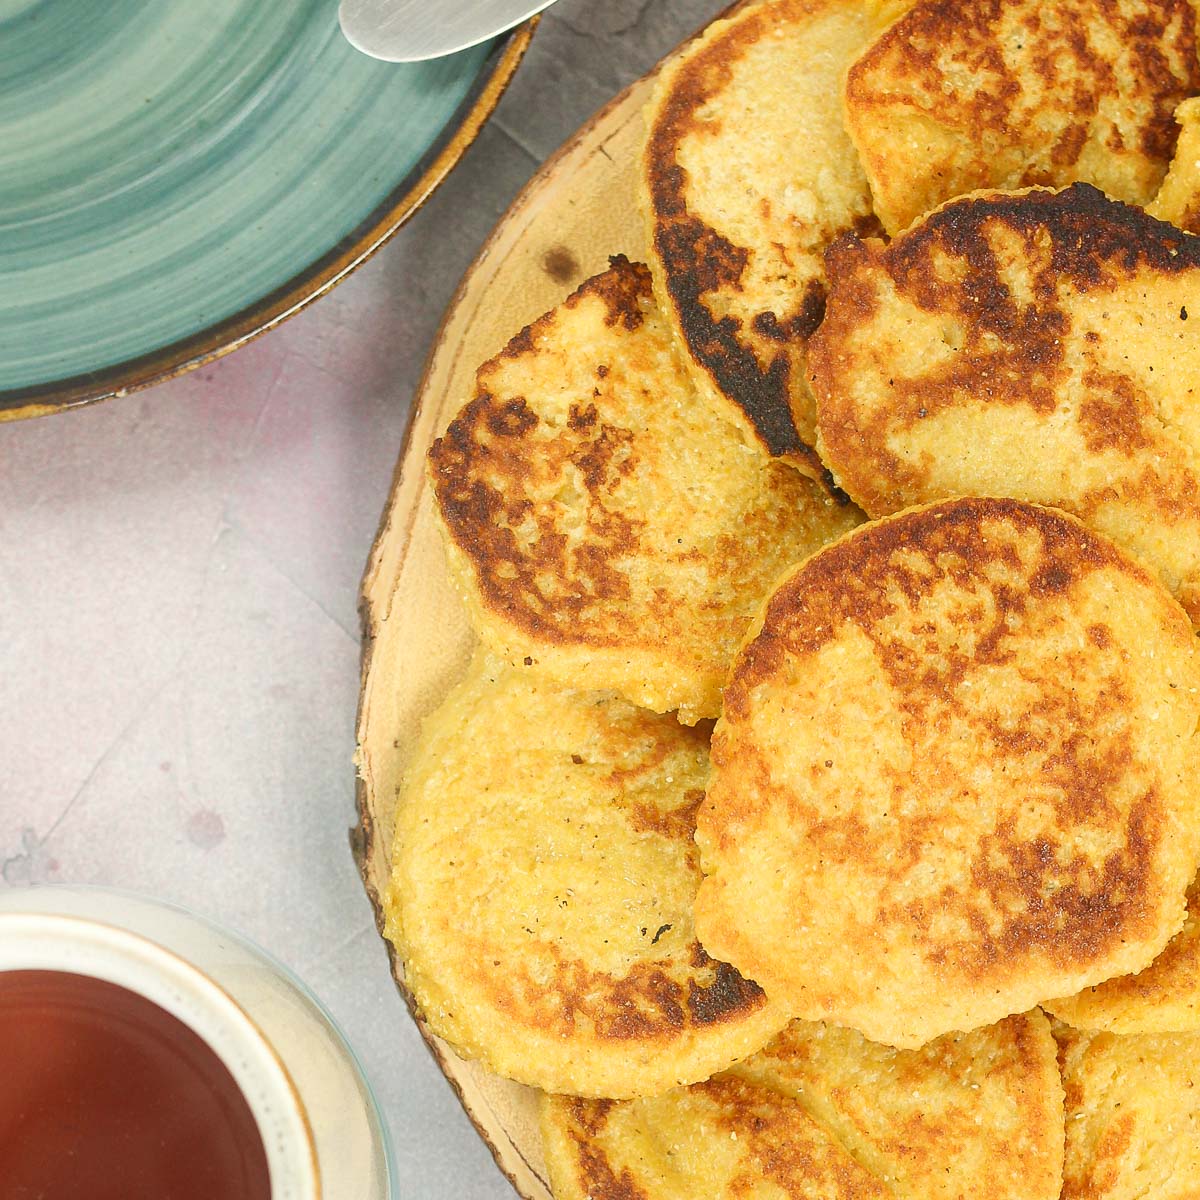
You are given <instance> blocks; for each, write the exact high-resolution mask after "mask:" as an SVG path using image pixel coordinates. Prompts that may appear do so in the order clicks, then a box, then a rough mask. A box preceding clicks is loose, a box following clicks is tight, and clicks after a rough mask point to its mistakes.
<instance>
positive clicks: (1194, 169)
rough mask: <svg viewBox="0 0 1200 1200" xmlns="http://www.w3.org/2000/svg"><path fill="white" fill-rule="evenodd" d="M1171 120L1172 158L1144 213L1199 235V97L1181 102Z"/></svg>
mask: <svg viewBox="0 0 1200 1200" xmlns="http://www.w3.org/2000/svg"><path fill="white" fill-rule="evenodd" d="M1175 121H1176V123H1177V124H1178V126H1179V140H1178V141H1177V142H1176V143H1175V157H1174V158H1173V159H1172V160H1171V166H1170V168H1169V169H1168V171H1167V177H1166V179H1164V180H1163V182H1162V187H1160V188H1159V189H1158V195H1157V196H1155V197H1154V199H1153V200H1152V201H1151V202H1150V203H1149V204H1148V205H1147V206H1146V211H1147V212H1148V213H1149V214H1150V215H1151V216H1152V217H1158V219H1159V220H1160V221H1170V222H1171V224H1172V225H1177V226H1178V227H1179V228H1180V229H1186V230H1187V231H1188V233H1200V98H1194V99H1191V100H1185V101H1184V102H1183V103H1182V104H1181V105H1180V106H1179V107H1178V108H1177V109H1176V110H1175Z"/></svg>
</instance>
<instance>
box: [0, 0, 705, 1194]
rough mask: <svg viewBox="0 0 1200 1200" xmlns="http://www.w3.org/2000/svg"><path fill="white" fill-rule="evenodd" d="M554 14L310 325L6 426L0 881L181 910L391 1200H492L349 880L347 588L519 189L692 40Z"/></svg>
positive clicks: (352, 656) (651, 10) (687, 11)
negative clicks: (450, 328) (128, 392)
mask: <svg viewBox="0 0 1200 1200" xmlns="http://www.w3.org/2000/svg"><path fill="white" fill-rule="evenodd" d="M719 7H720V5H719V4H717V3H712V2H710V0H599V2H598V0H561V3H559V4H558V5H557V6H555V7H554V8H552V9H550V10H549V11H548V12H547V13H546V15H545V17H544V19H543V22H542V26H541V29H540V30H539V32H538V34H537V36H536V38H535V39H534V42H533V46H532V47H531V49H530V51H529V54H528V56H527V57H526V60H525V62H524V64H523V65H522V67H521V70H520V72H519V73H518V75H517V77H516V79H515V80H514V82H513V84H512V86H511V88H510V90H509V92H508V94H507V95H506V96H505V98H504V100H503V101H502V102H501V105H500V107H499V109H498V110H497V112H496V114H495V115H494V117H493V118H492V120H491V122H490V123H489V124H488V125H487V127H486V128H485V129H484V131H483V133H482V134H481V136H480V137H479V139H478V141H477V142H476V144H475V146H474V147H472V149H471V150H470V151H469V152H468V154H467V155H466V157H465V158H464V160H463V161H462V162H461V163H460V164H459V166H458V167H457V169H456V170H455V172H454V173H453V175H452V176H451V177H450V179H449V180H448V181H447V182H446V184H445V185H444V186H443V187H442V188H441V190H440V191H439V192H438V193H437V194H436V195H435V196H434V197H433V199H432V200H431V201H430V202H429V203H428V204H427V205H426V206H425V208H423V209H422V210H421V211H420V212H419V213H418V214H417V215H416V217H415V218H414V219H413V220H412V221H411V222H410V223H409V224H408V225H407V226H406V227H405V228H404V229H403V230H401V232H400V233H399V234H398V235H397V236H396V237H395V238H394V239H393V241H392V242H391V243H389V244H388V246H386V247H385V248H384V249H383V250H382V251H381V252H380V253H379V254H378V255H377V256H376V257H375V258H374V259H372V260H371V262H369V263H368V264H366V266H364V267H363V268H361V269H360V270H359V271H358V272H357V273H356V274H355V275H354V276H352V277H351V278H350V279H349V280H348V281H346V282H345V283H343V284H342V285H341V286H340V287H338V288H337V289H335V290H334V291H333V292H332V293H331V294H329V295H328V296H326V297H325V298H323V299H322V300H321V301H319V302H318V303H317V304H316V305H314V306H313V307H311V308H310V309H308V310H307V311H305V312H303V313H301V314H300V315H299V316H297V317H294V318H293V319H292V320H290V321H288V322H286V323H285V324H284V325H282V326H281V327H279V328H278V329H277V330H275V331H274V332H272V333H270V334H267V335H265V336H264V337H262V338H259V339H258V340H257V341H255V342H253V343H251V344H250V345H248V346H246V347H245V348H243V349H241V350H239V351H237V352H235V353H234V354H232V355H229V356H228V357H226V358H224V359H222V360H220V361H218V362H217V363H215V364H213V365H211V366H209V367H207V368H204V369H202V370H200V371H198V372H193V373H192V374H190V375H186V376H183V377H182V378H180V379H177V380H175V381H173V382H171V383H168V384H164V385H162V386H160V387H157V388H153V389H150V390H148V391H144V392H140V393H137V394H135V395H132V396H129V397H127V398H125V399H123V400H118V401H112V402H109V403H107V404H101V405H97V406H94V407H92V408H88V409H83V410H79V411H76V412H73V413H69V414H65V415H60V416H55V417H48V418H42V419H39V420H36V421H26V422H20V423H17V424H10V425H0V644H2V645H3V648H4V650H3V652H4V661H3V669H2V674H0V690H2V693H3V701H4V703H3V712H4V720H3V722H2V723H0V762H2V763H3V766H4V770H3V773H2V775H0V877H2V879H3V882H4V883H5V884H7V885H19V884H25V883H30V882H36V883H41V882H89V883H105V884H111V885H118V886H122V887H128V888H133V889H137V890H139V891H144V892H148V893H151V894H154V895H159V896H163V897H165V898H168V899H170V900H174V901H176V902H179V903H182V904H185V905H188V906H190V907H193V908H195V909H197V910H198V911H201V912H203V913H205V914H207V915H209V916H211V917H214V918H216V919H218V920H221V921H224V922H226V923H228V924H230V925H232V926H234V927H235V928H238V929H240V930H241V931H242V932H244V933H245V934H247V935H248V936H250V937H251V938H253V939H254V940H256V941H257V942H259V943H260V944H262V945H263V946H265V947H266V948H268V949H269V950H271V951H272V952H273V953H274V954H275V955H276V956H277V957H279V958H281V959H282V960H283V961H284V962H286V963H287V964H288V965H289V966H291V967H292V968H293V969H295V970H296V971H297V972H298V973H299V974H300V975H301V976H302V977H303V978H304V979H305V980H306V981H307V982H308V983H309V984H310V985H311V986H312V987H313V988H314V989H315V990H316V991H317V993H318V994H319V995H320V996H321V997H322V999H323V1000H324V1001H325V1002H326V1004H327V1005H328V1006H329V1008H330V1009H331V1010H332V1012H333V1013H334V1015H335V1017H336V1018H337V1019H338V1021H339V1022H340V1023H341V1025H342V1027H343V1028H344V1029H345V1030H346V1032H347V1034H348V1036H349V1038H350V1040H351V1042H352V1043H353V1044H354V1046H355V1048H356V1049H357V1050H358V1051H359V1053H360V1055H361V1056H362V1058H363V1060H364V1062H365V1065H366V1068H367V1071H368V1074H369V1075H370V1077H371V1081H372V1084H373V1086H374V1088H375V1090H376V1092H377V1094H378V1096H379V1099H380V1103H381V1106H382V1108H383V1110H384V1116H385V1120H386V1122H387V1124H388V1126H389V1128H390V1130H391V1133H392V1138H393V1141H394V1145H395V1151H396V1158H397V1168H398V1179H397V1184H398V1186H397V1195H398V1196H399V1197H404V1198H405V1200H426V1198H434V1197H448V1196H454V1197H456V1198H462V1200H475V1198H480V1200H483V1198H488V1200H503V1198H506V1197H509V1196H511V1195H512V1191H511V1189H510V1187H509V1185H508V1183H507V1182H506V1181H505V1179H504V1178H503V1177H502V1176H501V1175H500V1173H499V1172H498V1171H497V1170H496V1168H495V1166H494V1165H493V1163H492V1161H491V1157H490V1155H489V1154H488V1152H487V1150H486V1149H485V1147H484V1145H483V1143H482V1142H481V1141H480V1140H479V1139H478V1138H477V1137H476V1135H475V1133H474V1131H473V1130H472V1129H471V1127H470V1125H469V1123H468V1122H467V1119H466V1117H465V1116H464V1115H463V1113H462V1111H461V1109H460V1108H459V1106H458V1102H457V1101H456V1099H455V1098H454V1095H453V1093H452V1092H451V1091H450V1089H449V1087H448V1086H447V1085H446V1084H445V1082H444V1081H443V1079H442V1077H441V1075H440V1074H439V1073H438V1071H437V1068H436V1067H435V1065H434V1063H433V1061H432V1059H431V1058H430V1057H429V1055H428V1054H427V1053H426V1051H425V1048H424V1046H423V1044H422V1042H421V1040H420V1038H419V1036H418V1035H417V1033H416V1030H415V1028H414V1027H413V1026H412V1024H411V1022H410V1021H409V1019H408V1015H407V1013H406V1011H405V1009H404V1007H403V1005H402V1003H401V1001H400V999H399V996H398V995H397V993H396V991H395V988H394V986H393V984H392V981H391V977H390V976H389V974H388V969H387V959H386V954H385V952H384V948H383V945H382V943H381V942H380V940H379V938H378V936H377V935H376V933H375V929H374V925H373V923H372V918H371V914H370V911H369V907H368V904H367V901H366V898H365V896H364V894H363V891H362V888H361V886H360V884H359V881H358V877H357V874H356V872H355V869H354V865H353V862H352V861H351V858H350V853H349V849H348V843H347V836H346V831H347V828H348V827H349V825H350V824H351V823H352V821H353V816H354V806H353V787H354V779H353V767H352V764H351V755H352V753H353V744H354V709H355V703H356V700H357V689H358V658H359V630H358V617H357V613H356V596H357V589H358V581H359V576H360V573H361V571H362V567H363V564H364V562H365V559H366V555H367V551H368V549H369V547H370V542H371V538H372V536H373V534H374V531H375V525H376V522H377V521H378V519H379V515H380V512H381V510H382V507H383V503H384V499H385V497H386V494H387V488H388V483H389V480H390V477H391V472H392V468H393V466H394V463H395V459H396V456H397V454H398V452H399V448H400V444H401V439H402V436H403V431H404V426H405V421H406V419H407V413H408V404H409V400H410V398H411V396H412V392H413V389H414V386H415V384H416V381H417V379H418V377H419V374H420V371H421V368H422V364H423V361H424V357H425V353H426V349H427V347H428V344H429V341H430V339H431V337H432V335H433V331H434V329H435V328H436V326H437V323H438V321H439V319H440V317H441V314H442V310H443V309H444V307H445V305H446V303H447V301H448V300H449V298H450V295H451V293H452V291H453V290H454V287H455V285H456V283H457V281H458V278H459V276H460V275H461V273H462V271H463V270H464V268H465V267H466V266H467V265H468V263H469V262H470V261H471V259H472V258H473V256H474V254H475V251H476V249H477V248H478V246H479V244H480V243H481V242H482V241H483V239H484V237H485V236H486V235H487V233H488V231H489V230H490V229H491V227H492V225H493V224H494V223H495V221H496V219H497V218H498V217H499V216H500V214H501V213H502V212H503V211H504V209H505V207H506V206H507V205H508V203H509V201H510V200H511V199H512V197H513V196H514V195H515V194H516V192H517V191H518V190H519V188H520V187H521V186H522V184H523V183H524V182H525V180H526V179H527V178H528V177H529V175H530V174H531V173H532V172H533V170H534V169H535V167H536V166H537V165H538V163H539V162H540V161H541V160H542V159H543V158H545V156H546V155H547V154H549V153H550V152H551V151H552V150H554V149H555V147H556V146H558V145H559V144H560V143H561V142H562V141H563V140H564V139H565V138H566V137H567V136H568V135H569V134H570V133H571V132H572V131H573V130H574V129H575V128H576V127H577V126H578V125H579V124H580V123H581V122H582V121H584V120H585V119H586V118H587V117H588V116H589V115H590V113H591V112H592V111H594V110H595V109H596V108H598V107H599V106H600V105H601V104H603V103H604V102H605V101H607V100H608V99H609V98H611V97H612V96H613V95H614V94H615V93H616V92H617V91H619V90H620V89H621V87H623V86H624V85H625V84H626V83H627V82H629V81H630V80H631V79H633V78H634V77H636V76H637V75H638V74H640V73H641V72H642V71H644V70H645V69H647V68H648V67H649V66H651V65H652V64H653V63H654V61H655V60H656V59H657V58H658V57H659V56H660V55H661V54H663V53H664V52H665V51H666V50H668V49H669V48H670V47H671V46H672V45H673V44H674V43H676V42H677V41H679V40H680V39H681V38H683V37H684V36H686V35H687V34H688V33H690V32H691V31H692V30H693V29H695V28H696V27H697V26H699V25H701V24H703V23H704V22H705V21H706V20H707V19H708V18H710V17H711V16H712V15H713V14H714V13H715V12H716V11H717V10H718V9H719Z"/></svg>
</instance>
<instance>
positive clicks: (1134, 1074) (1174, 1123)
mask: <svg viewBox="0 0 1200 1200" xmlns="http://www.w3.org/2000/svg"><path fill="white" fill-rule="evenodd" d="M1055 1032H1056V1036H1057V1037H1058V1039H1059V1047H1060V1062H1061V1065H1062V1073H1063V1083H1064V1085H1065V1088H1066V1094H1067V1107H1066V1112H1067V1152H1066V1163H1065V1167H1064V1183H1063V1192H1062V1194H1063V1200H1195V1197H1196V1195H1197V1186H1198V1181H1200V1035H1197V1034H1190V1035H1189V1034H1178V1035H1175V1036H1170V1035H1159V1036H1142V1037H1118V1036H1116V1035H1114V1034H1111V1033H1075V1032H1073V1031H1071V1030H1069V1029H1065V1028H1062V1027H1059V1028H1058V1029H1057V1030H1056V1031H1055Z"/></svg>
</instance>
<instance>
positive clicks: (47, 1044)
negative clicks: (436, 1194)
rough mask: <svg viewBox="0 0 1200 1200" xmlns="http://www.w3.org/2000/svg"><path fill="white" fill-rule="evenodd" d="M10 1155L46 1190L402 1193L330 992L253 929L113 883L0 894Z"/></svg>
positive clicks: (194, 1197)
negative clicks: (272, 951) (234, 928)
mask: <svg viewBox="0 0 1200 1200" xmlns="http://www.w3.org/2000/svg"><path fill="white" fill-rule="evenodd" d="M0 1058H2V1060H3V1061H2V1064H0V1154H2V1156H3V1160H4V1165H3V1185H4V1186H3V1189H0V1190H3V1191H4V1194H6V1195H13V1196H23V1195H28V1196H39V1197H42V1198H43V1200H77V1198H78V1197H80V1196H87V1197H88V1198H89V1200H128V1198H129V1197H133V1196H171V1197H172V1198H173V1200H214V1198H215V1197H220V1198H221V1200H390V1197H391V1194H392V1193H391V1182H390V1181H391V1178H392V1170H391V1162H390V1153H389V1149H388V1142H387V1138H386V1134H385V1131H384V1127H383V1123H382V1121H381V1120H380V1116H379V1111H378V1108H377V1106H376V1104H375V1100H374V1098H373V1096H372V1095H371V1091H370V1088H369V1086H368V1085H367V1082H366V1080H365V1078H364V1076H363V1073H362V1069H361V1067H360V1066H359V1063H358V1061H357V1060H356V1058H355V1056H354V1054H353V1052H352V1051H351V1049H350V1047H349V1045H348V1044H347V1042H346V1040H345V1038H344V1037H343V1036H342V1035H341V1033H340V1032H339V1031H338V1029H337V1028H336V1026H335V1025H334V1023H333V1021H332V1020H331V1018H330V1017H329V1015H328V1014H327V1013H326V1012H325V1010H324V1009H323V1008H322V1007H321V1005H320V1003H319V1002H318V1001H317V1000H316V998H315V997H314V996H313V995H312V994H311V993H310V992H309V991H308V989H307V988H305V987H304V985H303V984H302V983H300V982H299V980H297V979H296V978H295V977H294V976H293V975H291V973H290V972H288V971H287V970H286V968H284V967H282V966H281V965H280V964H279V963H277V962H275V961H274V960H273V959H272V958H271V957H270V956H269V955H267V954H266V953H264V952H263V951H262V950H260V949H258V948H257V947H255V946H253V945H252V944H251V943H249V942H247V941H245V940H244V939H243V938H241V937H239V936H237V935H236V934H233V933H231V932H229V931H228V930H225V929H222V928H220V927H219V926H217V925H214V924H212V923H211V922H209V921H207V920H205V919H204V918H202V917H199V916H196V915H194V914H192V913H189V912H187V911H184V910H182V909H180V908H176V907H174V906H172V905H168V904H164V903H161V902H158V901H153V900H149V899H145V898H142V897H138V896H133V895H129V894H126V893H122V892H116V891H111V890H109V889H104V888H74V887H36V888H15V889H7V890H0Z"/></svg>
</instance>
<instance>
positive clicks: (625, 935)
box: [385, 655, 787, 1096]
mask: <svg viewBox="0 0 1200 1200" xmlns="http://www.w3.org/2000/svg"><path fill="white" fill-rule="evenodd" d="M707 778H708V748H707V744H706V737H705V735H704V733H702V732H701V731H698V730H694V729H688V728H687V727H686V726H682V725H680V724H679V722H678V721H676V720H675V719H674V718H673V717H662V716H657V715H655V714H653V713H648V712H645V711H643V710H640V709H636V708H634V707H633V706H632V705H631V704H628V703H626V702H625V701H624V700H620V699H618V698H616V697H614V696H613V695H612V694H611V693H608V694H606V693H595V692H578V691H560V690H558V689H556V688H554V687H553V686H551V685H549V684H547V683H545V682H543V681H541V680H540V679H539V678H538V677H537V675H536V674H535V673H534V672H532V671H525V670H520V669H514V668H511V667H507V666H505V665H503V664H501V663H498V662H497V661H495V660H494V659H490V658H486V657H484V656H483V655H479V656H477V659H476V661H475V662H474V663H473V664H472V667H471V670H470V672H469V674H468V676H467V678H466V679H465V680H464V682H463V683H461V684H460V685H459V686H458V687H457V688H456V689H455V690H454V691H453V692H452V693H451V694H450V696H449V697H448V698H447V700H446V702H445V703H444V705H443V706H442V707H441V708H440V709H439V710H438V711H437V712H436V713H435V714H434V715H433V716H432V717H431V718H430V719H429V720H428V721H427V723H426V724H425V726H424V728H423V730H422V735H421V741H420V746H419V748H418V750H417V751H416V754H415V757H414V760H413V763H412V765H411V768H410V770H409V771H408V773H407V775H406V777H405V783H404V786H403V789H402V794H401V796H400V800H399V806H398V809H397V815H396V840H395V849H394V853H393V861H392V875H391V880H390V883H389V887H388V892H387V896H386V899H385V906H386V911H387V928H386V931H385V932H386V933H387V935H388V937H390V938H391V939H392V941H393V942H394V943H395V945H396V948H397V950H398V952H399V954H400V956H401V958H402V959H403V961H404V968H405V979H406V982H407V985H408V987H409V989H410V990H411V992H412V995H413V997H414V998H415V1000H416V1003H417V1006H418V1008H419V1009H420V1011H421V1012H422V1014H423V1015H424V1017H425V1019H426V1021H427V1022H428V1024H429V1026H430V1028H431V1029H432V1030H433V1031H434V1032H435V1033H437V1034H439V1035H440V1036H441V1037H444V1038H445V1039H446V1040H447V1041H449V1042H451V1043H452V1044H453V1045H454V1046H455V1047H457V1048H458V1049H459V1050H460V1052H461V1053H463V1054H464V1055H467V1056H468V1057H478V1058H480V1059H481V1060H482V1061H483V1062H484V1063H485V1064H486V1065H487V1066H488V1067H489V1068H490V1069H492V1070H493V1071H496V1072H497V1073H499V1074H501V1075H506V1076H508V1077H510V1078H512V1079H516V1080H518V1081H520V1082H522V1083H528V1084H533V1085H534V1086H536V1087H542V1088H548V1089H551V1090H556V1091H569V1092H574V1093H578V1094H581V1095H589V1096H636V1095H647V1094H653V1093H655V1092H661V1091H664V1090H665V1089H667V1088H670V1087H674V1086H676V1085H677V1084H680V1083H690V1082H692V1081H694V1080H696V1079H704V1078H707V1077H708V1076H709V1075H711V1074H712V1073H713V1072H714V1071H716V1070H719V1069H721V1068H722V1067H725V1066H727V1065H728V1064H729V1063H731V1062H733V1061H734V1060H736V1059H738V1058H743V1057H745V1056H746V1055H747V1054H750V1053H752V1052H753V1051H755V1050H757V1049H759V1047H761V1046H762V1045H763V1043H764V1042H766V1040H767V1039H768V1038H769V1037H771V1035H772V1034H774V1033H775V1032H776V1031H777V1030H778V1029H780V1028H781V1027H782V1026H783V1024H784V1023H785V1022H786V1019H787V1018H786V1015H785V1014H782V1013H781V1012H780V1010H779V1009H778V1008H777V1007H774V1006H772V1005H771V1004H769V1003H768V1002H767V1000H766V999H765V998H764V996H763V993H762V991H761V990H760V989H759V988H758V987H757V986H756V985H755V984H753V983H751V982H749V981H748V980H746V979H744V978H743V977H742V976H741V975H739V974H738V973H737V972H736V971H734V970H733V969H732V968H730V967H728V966H726V965H725V964H724V963H720V962H714V961H713V960H712V959H710V958H709V956H708V955H707V954H706V953H705V952H704V950H703V949H701V947H700V945H699V943H698V942H697V941H696V937H695V934H694V932H693V928H692V916H691V908H692V900H693V897H694V895H695V891H696V886H697V884H698V882H699V879H700V871H699V865H698V863H697V861H696V857H697V856H696V849H695V845H694V843H693V840H692V832H693V828H694V823H695V812H696V806H697V804H699V803H700V800H701V799H702V797H703V795H704V786H705V782H706V781H707Z"/></svg>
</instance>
